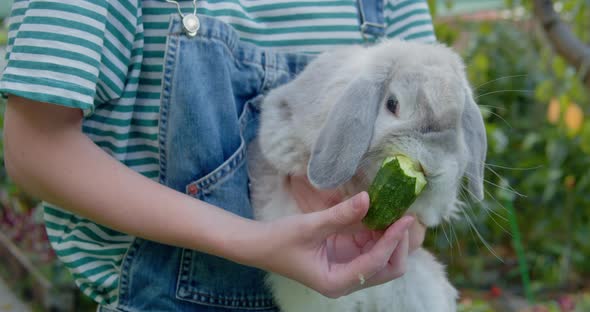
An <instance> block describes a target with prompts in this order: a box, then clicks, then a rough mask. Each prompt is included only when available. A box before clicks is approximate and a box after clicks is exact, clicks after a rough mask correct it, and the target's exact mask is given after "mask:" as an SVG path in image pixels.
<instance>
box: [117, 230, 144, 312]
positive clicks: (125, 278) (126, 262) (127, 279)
mask: <svg viewBox="0 0 590 312" xmlns="http://www.w3.org/2000/svg"><path fill="white" fill-rule="evenodd" d="M140 243H141V239H139V238H135V239H133V242H132V243H131V246H129V248H127V251H126V252H125V256H124V257H123V262H122V263H121V273H120V274H119V300H118V303H117V307H116V308H117V309H120V310H122V311H123V310H124V311H129V310H128V309H127V308H125V306H126V305H129V291H128V289H129V285H130V284H131V278H132V275H130V274H129V270H130V269H131V262H132V261H133V258H134V257H135V254H136V253H137V250H138V249H139V244H140Z"/></svg>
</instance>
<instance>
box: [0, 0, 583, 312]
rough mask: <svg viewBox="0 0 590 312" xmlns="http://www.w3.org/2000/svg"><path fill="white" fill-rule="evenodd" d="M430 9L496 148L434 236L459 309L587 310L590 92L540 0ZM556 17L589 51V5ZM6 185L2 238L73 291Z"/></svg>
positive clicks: (3, 181)
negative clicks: (557, 43) (541, 13)
mask: <svg viewBox="0 0 590 312" xmlns="http://www.w3.org/2000/svg"><path fill="white" fill-rule="evenodd" d="M429 4H430V7H431V11H432V13H433V14H434V16H435V17H436V18H435V29H436V32H437V37H438V39H439V40H440V41H442V42H445V43H447V44H449V45H451V46H453V47H455V48H456V49H457V50H458V51H459V52H460V53H461V54H462V55H463V57H464V59H465V63H466V70H467V73H468V75H469V78H470V81H471V83H472V85H473V87H474V90H475V96H476V97H477V102H478V103H479V104H480V107H481V110H482V112H483V114H484V117H485V121H486V127H487V136H488V142H489V150H488V158H487V161H486V163H487V165H486V176H485V178H486V185H485V186H486V198H485V200H484V202H483V203H481V204H477V205H470V208H468V209H467V210H465V212H464V214H463V216H462V217H461V219H460V220H457V221H455V222H453V223H452V224H451V225H443V226H440V227H438V228H436V229H434V230H432V231H430V232H429V233H428V237H427V241H426V243H425V244H426V246H427V247H428V248H429V249H432V250H434V251H435V253H436V254H437V255H438V257H439V258H441V260H443V261H444V262H445V263H447V264H448V269H449V274H450V276H451V279H452V281H453V283H454V284H455V285H457V287H459V288H460V289H461V290H462V298H461V304H462V305H461V310H462V311H474V312H475V311H482V312H483V311H590V295H588V294H589V293H590V291H588V289H589V286H590V285H589V283H588V282H587V281H588V278H589V277H590V261H589V259H588V258H589V257H590V170H589V169H588V168H590V119H589V118H587V116H588V115H589V110H590V89H589V88H588V86H585V85H584V84H583V83H582V79H581V77H580V75H581V73H580V71H578V70H577V69H576V68H574V67H572V66H571V65H569V64H568V62H567V61H566V60H565V59H563V58H562V57H560V56H559V55H558V54H557V53H556V52H555V50H554V48H553V47H552V45H551V43H550V42H549V41H548V40H547V38H546V36H545V33H544V32H543V31H542V29H541V27H540V26H539V23H538V21H537V20H535V18H534V16H533V10H532V1H526V0H523V1H516V0H505V1H504V0H481V1H460V0H438V1H437V0H430V1H429ZM554 8H555V9H556V11H557V12H558V13H559V16H560V17H561V19H562V20H563V21H564V22H566V23H567V24H568V25H569V26H570V27H571V28H572V30H573V32H574V33H575V35H576V37H577V38H578V39H579V40H580V41H582V42H583V43H585V44H586V46H588V45H590V31H589V30H590V2H589V1H575V0H566V1H554ZM6 31H7V28H6V26H5V27H4V28H3V29H2V30H0V46H1V45H3V44H5V42H6ZM4 105H5V104H4V102H3V100H0V109H2V111H3V108H4ZM2 120H3V114H0V123H1V122H2ZM1 147H2V141H1V140H0V148H1ZM0 186H1V188H0V189H1V190H2V191H1V192H0V204H1V205H0V232H3V233H4V234H5V235H7V236H9V237H10V239H11V240H12V241H14V242H15V243H16V244H17V245H18V246H19V248H20V249H21V250H23V251H24V252H25V253H26V254H27V256H28V257H29V258H30V259H31V261H33V262H34V263H35V265H36V266H37V267H38V268H40V271H41V272H42V274H43V275H44V276H45V277H46V278H47V279H48V280H49V281H50V282H52V283H55V284H60V285H62V284H66V285H67V284H68V283H71V279H70V278H69V277H68V275H67V274H65V273H64V272H63V270H62V269H61V266H60V264H59V263H58V262H57V260H56V259H55V257H54V255H53V253H52V251H51V249H50V248H48V246H47V243H46V237H45V234H44V231H43V228H42V224H41V222H40V216H39V213H40V210H39V209H38V208H37V207H38V206H37V203H36V201H35V200H34V199H31V198H29V197H28V196H26V194H24V193H22V192H20V191H19V190H18V188H17V187H15V186H14V185H13V184H12V183H11V181H10V180H9V178H8V177H7V176H6V172H5V170H4V168H3V167H1V168H0ZM464 195H467V194H464ZM1 273H3V272H2V270H0V274H1ZM4 273H5V274H9V273H10V272H4ZM16 284H18V283H16ZM27 287H30V284H27V283H21V285H20V289H21V290H22V291H20V293H22V294H25V295H26V294H27V291H26V289H27ZM28 294H29V295H31V294H30V292H29V293H28ZM79 300H82V301H83V300H84V299H77V300H75V302H77V303H76V304H77V307H78V308H80V307H82V306H88V305H87V304H86V305H84V304H82V305H80V303H79Z"/></svg>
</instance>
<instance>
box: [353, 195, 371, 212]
mask: <svg viewBox="0 0 590 312" xmlns="http://www.w3.org/2000/svg"><path fill="white" fill-rule="evenodd" d="M367 197H368V195H367V192H360V193H358V194H356V195H355V196H354V197H353V198H352V206H353V208H354V209H355V210H360V209H362V207H363V205H364V203H365V202H366V201H367V200H368V199H367Z"/></svg>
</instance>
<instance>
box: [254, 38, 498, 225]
mask: <svg viewBox="0 0 590 312" xmlns="http://www.w3.org/2000/svg"><path fill="white" fill-rule="evenodd" d="M259 142H260V149H261V151H262V154H263V155H264V157H265V158H266V159H267V160H268V161H269V163H271V164H272V166H274V167H275V168H276V169H277V170H278V171H279V173H280V174H284V175H303V174H307V176H308V177H309V180H310V181H311V183H312V184H313V185H314V186H315V187H317V188H322V189H331V188H338V189H340V190H341V191H344V192H345V195H353V194H355V193H357V192H359V191H361V190H367V188H368V186H369V184H370V182H371V180H372V179H373V177H374V176H375V174H376V172H377V170H378V169H379V167H380V164H381V162H382V161H383V159H384V158H385V157H387V156H391V155H395V154H404V155H406V156H408V157H410V158H412V159H415V160H417V161H418V162H419V163H420V164H421V166H422V168H423V170H424V173H425V177H426V180H427V182H428V184H427V185H426V187H425V189H424V190H423V192H422V193H421V195H420V196H418V198H417V199H416V201H415V202H414V203H413V204H412V206H411V207H410V209H409V212H412V213H416V214H417V216H418V218H419V219H420V220H421V222H423V223H424V224H426V225H428V226H434V225H436V224H438V223H440V222H441V221H443V220H447V219H449V218H450V217H452V216H453V215H454V214H455V213H456V212H457V211H458V210H457V209H460V204H461V202H460V201H459V199H458V195H459V192H460V191H461V188H462V187H464V185H463V182H464V178H466V179H465V180H466V181H467V183H466V187H465V189H466V190H467V192H468V194H470V195H471V196H472V197H473V198H474V199H475V200H481V199H483V168H484V167H483V165H484V161H485V156H486V148H487V143H486V135H485V128H484V123H483V119H482V116H481V114H480V111H479V109H478V107H477V105H476V103H475V102H474V100H473V96H472V91H471V88H470V86H469V83H468V81H467V79H466V76H465V71H464V65H463V63H462V60H461V58H460V57H459V56H458V55H457V54H456V53H455V52H453V51H452V50H451V49H449V48H448V47H446V46H444V45H441V44H421V43H416V42H407V41H399V40H388V41H384V42H382V43H379V44H377V45H374V46H372V47H361V46H353V47H347V48H343V49H338V50H335V51H333V52H327V53H324V54H322V55H320V56H318V57H317V58H316V59H315V60H314V61H312V62H311V63H310V64H309V65H308V66H307V68H306V69H305V70H304V71H303V72H302V73H301V74H300V75H299V76H298V77H297V78H295V79H294V80H293V81H292V82H290V83H288V84H285V85H283V86H281V87H279V88H277V89H275V90H273V91H271V92H270V93H269V94H268V96H267V97H266V98H265V100H264V103H263V105H262V117H261V125H260V140H259Z"/></svg>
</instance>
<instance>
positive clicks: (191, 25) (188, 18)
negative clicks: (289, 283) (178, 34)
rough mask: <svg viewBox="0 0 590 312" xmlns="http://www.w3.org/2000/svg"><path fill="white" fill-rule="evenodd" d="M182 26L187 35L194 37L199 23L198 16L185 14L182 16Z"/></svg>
mask: <svg viewBox="0 0 590 312" xmlns="http://www.w3.org/2000/svg"><path fill="white" fill-rule="evenodd" d="M182 26H183V28H184V32H185V33H186V34H187V36H189V37H194V36H196V35H197V32H198V31H199V27H200V26H201V23H200V22H199V18H198V17H197V15H195V14H186V15H185V16H183V17H182Z"/></svg>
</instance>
